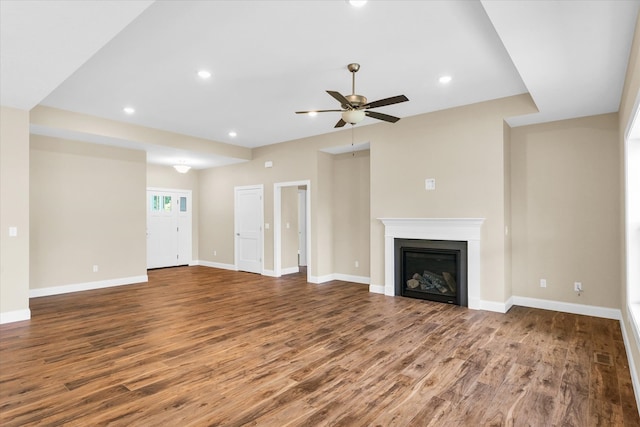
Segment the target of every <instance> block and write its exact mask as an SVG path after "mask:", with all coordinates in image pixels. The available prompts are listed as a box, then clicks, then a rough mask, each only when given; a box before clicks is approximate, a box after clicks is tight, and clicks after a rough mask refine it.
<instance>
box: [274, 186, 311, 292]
mask: <svg viewBox="0 0 640 427" xmlns="http://www.w3.org/2000/svg"><path fill="white" fill-rule="evenodd" d="M301 185H305V186H306V187H307V200H306V207H307V217H306V221H305V222H306V224H305V225H306V234H307V247H306V250H307V282H309V281H310V280H309V279H310V277H311V263H312V261H311V180H308V179H307V180H303V181H289V182H276V183H274V184H273V270H274V275H275V277H280V276H282V253H281V251H282V236H281V235H280V233H281V230H282V207H281V206H280V204H281V203H282V188H283V187H299V186H301Z"/></svg>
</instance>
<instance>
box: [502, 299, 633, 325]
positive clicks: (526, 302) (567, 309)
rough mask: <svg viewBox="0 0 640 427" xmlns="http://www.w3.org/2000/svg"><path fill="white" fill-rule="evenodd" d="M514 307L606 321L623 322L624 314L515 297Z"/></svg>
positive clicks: (607, 308)
mask: <svg viewBox="0 0 640 427" xmlns="http://www.w3.org/2000/svg"><path fill="white" fill-rule="evenodd" d="M512 300H513V305H519V306H522V307H531V308H541V309H543V310H553V311H561V312H563V313H571V314H582V315H584V316H593V317H602V318H604V319H614V320H622V312H621V311H620V310H619V309H617V308H609V307H600V306H596V305H584V304H574V303H570V302H562V301H552V300H546V299H537V298H528V297H518V296H514V297H513V298H512Z"/></svg>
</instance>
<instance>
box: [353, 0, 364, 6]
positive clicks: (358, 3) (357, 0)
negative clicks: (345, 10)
mask: <svg viewBox="0 0 640 427" xmlns="http://www.w3.org/2000/svg"><path fill="white" fill-rule="evenodd" d="M349 4H350V5H351V6H353V7H362V6H364V5H365V4H367V0H349Z"/></svg>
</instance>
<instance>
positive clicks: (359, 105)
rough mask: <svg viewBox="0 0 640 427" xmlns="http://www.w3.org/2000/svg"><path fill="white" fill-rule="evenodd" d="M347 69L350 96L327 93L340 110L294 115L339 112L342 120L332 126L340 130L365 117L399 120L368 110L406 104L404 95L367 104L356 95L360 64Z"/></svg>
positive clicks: (299, 112) (365, 100) (387, 120)
mask: <svg viewBox="0 0 640 427" xmlns="http://www.w3.org/2000/svg"><path fill="white" fill-rule="evenodd" d="M347 69H348V70H349V71H350V72H351V95H347V96H343V95H342V94H341V93H340V92H336V91H332V90H328V91H327V93H328V94H329V95H331V96H332V97H334V98H335V99H336V100H337V101H338V102H339V103H340V106H341V108H342V109H341V110H311V111H296V114H309V113H326V112H341V113H342V118H341V119H340V120H339V121H338V123H336V125H335V126H334V127H336V128H341V127H342V126H344V125H346V124H347V123H351V124H352V125H354V124H356V123H360V122H361V121H362V120H363V119H364V118H365V116H369V117H371V118H374V119H378V120H383V121H385V122H391V123H395V122H397V121H398V120H400V118H399V117H394V116H390V115H388V114H383V113H378V112H376V111H369V110H370V109H371V108H378V107H384V106H386V105H392V104H398V103H400V102H406V101H408V100H409V98H407V97H406V96H404V95H398V96H392V97H391V98H385V99H380V100H378V101H373V102H367V98H365V97H364V96H362V95H357V94H356V73H357V72H358V70H359V69H360V64H349V65H347Z"/></svg>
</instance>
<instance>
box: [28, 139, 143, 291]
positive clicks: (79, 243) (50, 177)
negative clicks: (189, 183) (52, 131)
mask: <svg viewBox="0 0 640 427" xmlns="http://www.w3.org/2000/svg"><path fill="white" fill-rule="evenodd" d="M30 146H31V150H30V155H31V161H30V182H31V186H30V192H29V195H30V204H31V206H32V209H31V218H30V228H31V236H30V237H31V244H30V254H31V255H30V260H31V262H30V278H31V284H30V288H31V289H32V290H33V289H40V288H51V287H58V286H68V285H77V284H86V283H91V282H100V281H109V280H121V279H126V278H139V277H141V276H146V236H145V228H146V212H145V203H144V200H145V196H146V156H145V153H144V152H142V151H134V150H128V149H122V148H115V147H108V146H104V145H96V144H87V143H83V142H76V141H67V140H62V139H57V138H51V137H43V136H37V135H32V136H31V144H30ZM94 265H97V266H98V271H97V272H94V271H93V266H94Z"/></svg>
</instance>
